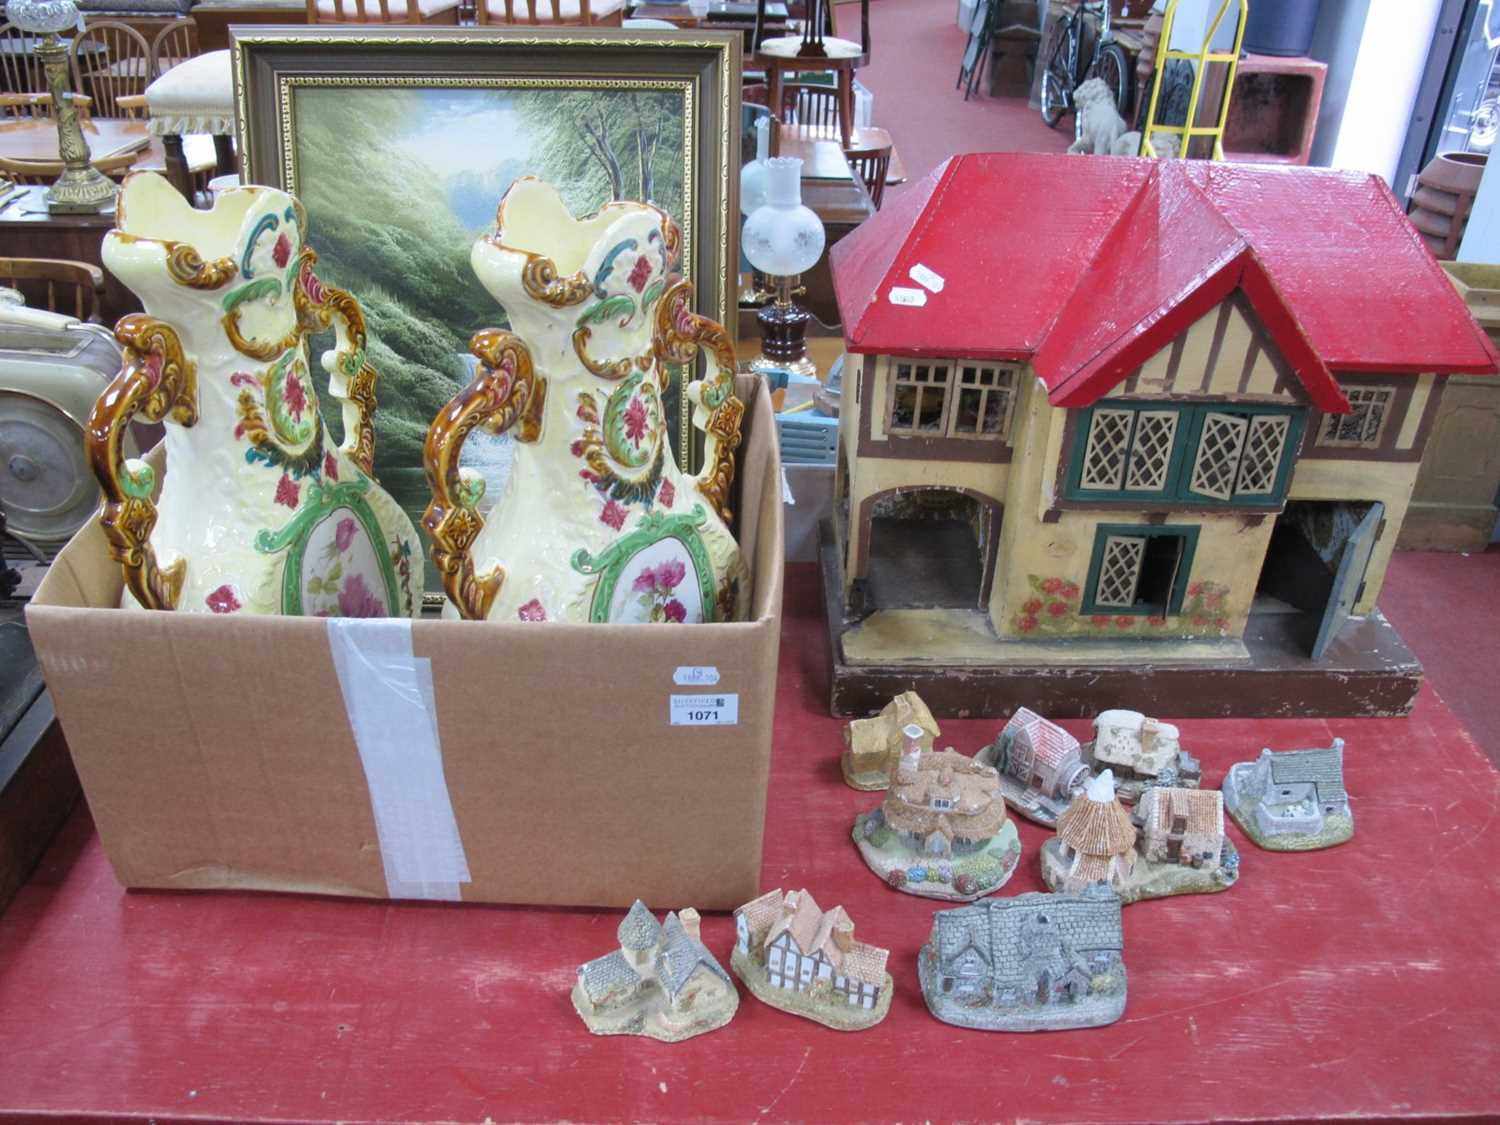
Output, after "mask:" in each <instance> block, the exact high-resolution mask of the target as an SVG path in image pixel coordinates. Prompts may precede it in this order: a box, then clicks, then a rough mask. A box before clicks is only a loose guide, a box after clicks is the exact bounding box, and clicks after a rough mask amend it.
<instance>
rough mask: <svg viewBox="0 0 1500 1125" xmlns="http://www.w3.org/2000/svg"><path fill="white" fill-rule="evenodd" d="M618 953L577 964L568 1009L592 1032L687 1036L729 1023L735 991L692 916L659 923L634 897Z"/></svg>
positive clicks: (694, 914)
mask: <svg viewBox="0 0 1500 1125" xmlns="http://www.w3.org/2000/svg"><path fill="white" fill-rule="evenodd" d="M616 935H617V937H618V938H619V942H620V948H619V949H617V950H615V951H614V952H613V953H606V954H605V955H604V956H603V957H596V958H595V959H594V960H592V961H590V962H588V963H587V964H584V965H580V966H578V980H577V983H575V984H574V985H573V995H572V998H573V1007H574V1008H575V1009H577V1011H578V1014H579V1015H580V1016H581V1017H582V1018H583V1022H584V1023H585V1024H587V1025H588V1029H589V1030H590V1031H592V1032H593V1033H594V1034H595V1035H644V1036H646V1037H648V1038H651V1039H659V1040H661V1041H662V1042H665V1043H675V1042H677V1041H679V1040H682V1039H690V1038H692V1037H693V1036H695V1035H702V1034H703V1033H704V1032H707V1031H713V1030H714V1029H716V1028H720V1027H723V1026H724V1025H725V1024H726V1023H728V1022H729V1021H730V1020H731V1019H733V1018H734V1013H735V1010H736V1009H737V1008H738V1007H739V1002H740V1001H739V993H738V992H737V991H736V989H735V987H734V982H733V981H732V980H730V978H729V974H728V973H726V972H725V971H724V969H723V967H722V966H721V965H720V964H719V963H718V961H716V960H714V956H713V954H711V953H710V952H709V951H708V947H707V946H705V945H704V944H703V941H702V939H701V938H700V937H699V931H698V912H697V911H696V910H692V909H688V910H683V911H680V912H678V913H676V914H668V915H667V917H666V920H665V921H663V922H661V923H659V924H658V922H657V921H656V919H655V918H654V917H652V915H651V911H650V910H648V909H647V908H646V905H645V903H643V902H641V900H640V899H636V901H635V905H633V906H632V907H631V908H630V912H629V913H628V914H626V915H625V918H624V920H623V921H621V922H620V927H619V930H618V931H617V932H616Z"/></svg>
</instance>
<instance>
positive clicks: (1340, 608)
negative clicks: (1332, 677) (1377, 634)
mask: <svg viewBox="0 0 1500 1125" xmlns="http://www.w3.org/2000/svg"><path fill="white" fill-rule="evenodd" d="M1384 515H1385V505H1384V504H1380V503H1375V504H1371V505H1370V510H1369V511H1368V512H1366V513H1365V515H1364V518H1363V519H1362V520H1360V521H1359V525H1358V526H1357V527H1355V529H1354V531H1353V532H1352V533H1351V534H1350V535H1349V537H1348V538H1347V539H1346V540H1344V550H1343V553H1342V554H1341V555H1340V556H1339V564H1338V570H1337V571H1336V572H1335V574H1334V578H1333V595H1332V597H1330V598H1329V599H1328V609H1327V610H1326V611H1324V613H1323V623H1322V624H1321V625H1320V626H1319V627H1318V638H1317V640H1315V641H1314V642H1313V647H1312V658H1313V659H1314V660H1322V659H1323V654H1324V653H1325V652H1327V651H1328V646H1329V645H1330V644H1331V643H1333V638H1334V637H1336V636H1338V635H1339V630H1340V629H1342V628H1343V627H1344V622H1345V621H1347V620H1349V611H1350V610H1351V609H1353V608H1354V603H1355V602H1357V601H1358V600H1359V592H1360V589H1361V588H1362V587H1363V586H1364V584H1365V571H1366V570H1367V569H1369V566H1370V555H1371V554H1372V553H1374V550H1375V531H1376V529H1377V528H1378V527H1379V526H1380V521H1381V519H1382V517H1384Z"/></svg>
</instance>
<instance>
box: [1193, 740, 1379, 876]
mask: <svg viewBox="0 0 1500 1125" xmlns="http://www.w3.org/2000/svg"><path fill="white" fill-rule="evenodd" d="M1223 789H1224V803H1225V804H1226V805H1227V806H1228V807H1229V812H1230V815H1231V816H1233V817H1234V819H1235V822H1236V823H1237V824H1239V826H1240V827H1241V828H1243V829H1244V830H1245V834H1246V835H1247V836H1249V837H1250V838H1251V839H1252V840H1254V841H1255V842H1256V843H1257V844H1259V845H1260V846H1261V847H1263V848H1269V849H1271V850H1273V851H1311V850H1313V849H1316V848H1330V847H1333V846H1334V845H1335V844H1342V843H1343V842H1344V841H1346V840H1348V839H1349V838H1350V837H1352V836H1353V835H1354V813H1353V812H1352V810H1351V809H1350V808H1349V794H1348V792H1347V791H1346V790H1345V789H1344V740H1343V739H1342V738H1335V739H1334V740H1333V745H1332V746H1327V747H1323V748H1321V749H1317V750H1284V751H1281V752H1280V753H1277V752H1275V751H1272V750H1262V751H1261V752H1260V757H1259V758H1257V759H1256V760H1255V761H1253V762H1239V763H1237V764H1236V765H1233V766H1231V767H1230V769H1229V773H1228V774H1227V775H1226V776H1225V778H1224V786H1223Z"/></svg>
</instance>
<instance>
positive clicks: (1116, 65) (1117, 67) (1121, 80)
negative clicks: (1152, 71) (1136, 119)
mask: <svg viewBox="0 0 1500 1125" xmlns="http://www.w3.org/2000/svg"><path fill="white" fill-rule="evenodd" d="M1093 71H1094V73H1095V74H1097V75H1098V76H1099V77H1100V78H1102V79H1104V84H1105V85H1106V86H1108V87H1109V88H1110V91H1111V92H1112V93H1113V94H1114V95H1115V107H1116V108H1117V109H1118V110H1119V111H1120V116H1121V117H1124V116H1125V115H1126V114H1128V113H1129V112H1130V100H1131V99H1130V95H1131V74H1130V60H1129V59H1127V58H1126V57H1125V49H1124V48H1123V47H1121V46H1120V45H1119V44H1118V43H1106V44H1104V48H1103V50H1101V51H1100V52H1099V54H1098V56H1097V57H1096V58H1095V59H1094V65H1093Z"/></svg>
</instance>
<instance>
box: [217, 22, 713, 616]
mask: <svg viewBox="0 0 1500 1125" xmlns="http://www.w3.org/2000/svg"><path fill="white" fill-rule="evenodd" d="M231 53H232V65H233V71H234V80H235V108H236V116H237V121H238V143H239V151H240V156H241V167H242V170H243V174H244V176H245V180H246V182H249V183H259V184H269V185H271V186H274V187H279V188H282V189H284V190H286V191H290V192H292V193H293V194H295V195H297V196H298V197H299V198H300V199H301V200H302V202H303V204H304V206H305V207H306V208H307V216H308V234H309V238H308V242H309V244H310V245H311V246H312V248H313V249H314V250H316V251H317V252H318V257H319V263H318V267H317V269H318V274H319V276H320V277H321V278H322V279H323V280H324V281H327V282H330V283H332V284H334V285H337V286H339V287H340V288H343V289H347V290H349V291H350V292H351V293H353V294H354V296H355V297H356V298H358V300H359V301H360V303H361V305H362V306H363V308H364V311H365V316H366V320H367V323H368V328H369V335H370V348H369V355H370V360H371V362H372V363H373V364H374V366H375V368H376V370H378V371H379V373H380V378H379V383H378V385H377V394H378V397H379V404H380V406H379V410H378V412H377V413H376V416H375V435H376V442H375V475H376V477H377V478H378V479H379V480H380V482H381V483H382V484H383V485H384V486H385V487H386V488H387V489H388V490H389V491H390V492H391V493H392V494H393V495H394V496H395V497H396V498H397V500H398V501H399V502H400V503H401V505H402V507H403V508H405V509H406V511H407V513H408V514H409V515H410V516H411V517H412V519H413V521H414V522H416V523H418V524H420V521H421V515H422V511H423V509H424V508H425V507H426V505H427V501H428V499H429V495H428V490H427V483H426V480H425V477H424V475H423V471H422V442H423V439H424V438H425V437H426V434H427V428H428V426H429V424H430V423H431V422H432V419H433V417H434V416H435V415H436V414H437V413H438V411H439V410H440V409H441V408H442V407H443V405H444V404H445V403H446V402H447V401H448V400H449V399H450V398H451V397H452V396H453V395H454V394H455V393H456V392H457V391H458V390H459V389H460V388H462V387H463V386H464V385H465V384H466V383H467V382H468V381H469V378H470V375H471V372H472V367H471V364H472V362H473V361H472V357H471V356H470V355H469V350H468V345H469V338H470V337H471V336H472V335H473V334H474V333H475V332H476V331H478V330H479V329H481V328H492V327H508V324H507V322H506V317H505V312H504V310H503V309H502V308H501V307H500V306H499V305H497V304H496V303H495V302H494V300H493V299H492V298H491V297H490V296H489V294H488V293H486V292H485V291H484V289H483V288H482V287H481V286H480V284H479V282H478V281H477V280H476V279H475V277H474V275H473V273H472V272H471V270H470V268H469V249H470V247H471V246H472V245H473V243H474V241H475V239H476V238H479V237H480V236H482V235H484V234H487V233H489V232H490V231H492V230H493V229H494V225H495V211H496V208H497V206H498V204H499V202H500V199H501V197H502V196H503V195H504V194H505V191H506V189H507V188H508V187H509V186H510V185H511V183H513V182H514V181H515V180H516V179H517V178H519V177H521V176H527V175H533V176H539V177H541V178H542V179H544V180H547V181H548V182H550V183H552V184H554V185H555V186H556V187H557V188H558V189H559V190H560V191H561V193H562V196H563V199H564V200H565V201H566V202H567V204H568V205H569V207H570V208H571V209H572V211H573V213H574V214H575V215H577V216H579V217H583V216H585V215H589V214H592V213H593V212H594V211H596V210H598V209H599V208H600V207H601V206H603V205H604V204H606V203H608V202H610V201H611V200H615V199H632V200H648V201H650V202H652V203H655V204H657V205H658V206H660V207H661V208H663V209H664V210H665V211H666V212H667V213H668V214H670V215H671V216H672V217H673V218H674V219H675V220H676V222H677V224H678V225H679V226H680V227H681V228H682V266H681V268H682V272H683V274H684V275H685V276H686V277H687V278H688V279H689V280H690V281H692V282H693V284H694V288H695V308H696V309H697V310H698V311H699V312H701V313H703V314H704V315H705V316H710V317H712V318H713V319H715V320H717V321H719V322H720V323H721V324H728V325H731V326H732V325H733V323H734V321H733V319H732V317H733V316H734V315H735V310H736V304H735V300H736V288H735V282H736V270H737V266H738V253H737V248H736V247H735V246H734V245H733V242H734V239H735V237H736V232H737V231H738V220H739V209H738V198H737V197H738V187H739V148H740V139H739V82H740V38H739V35H738V33H736V32H706V31H664V30H663V31H624V30H618V29H596V28H556V29H540V28H532V27H517V28H512V27H505V28H495V27H485V28H458V27H452V28H444V27H424V26H417V27H380V28H377V27H371V26H360V25H314V26H309V27H301V28H273V29H265V30H262V29H258V28H256V29H252V28H245V29H243V31H242V32H241V33H237V34H236V35H235V36H234V37H233V41H232V46H231ZM320 351H321V348H320V346H319V344H318V343H317V342H314V344H313V348H312V352H313V354H314V355H317V354H319V353H320ZM314 367H315V368H319V370H317V375H318V377H319V379H320V385H319V393H320V395H322V396H326V394H327V386H326V383H327V377H326V375H325V374H324V373H323V372H322V371H321V370H320V365H317V364H315V365H314ZM691 377H692V375H691V373H686V378H691ZM683 381H684V373H679V376H678V378H677V379H675V380H674V382H673V387H672V388H671V389H670V390H669V392H668V395H667V396H666V397H665V401H664V406H666V408H667V410H668V412H669V414H670V416H671V417H672V418H674V419H675V426H674V447H675V450H676V453H677V457H678V462H679V464H681V465H682V467H683V468H684V469H685V470H688V471H694V470H696V468H697V464H696V456H697V446H696V443H695V442H694V440H693V430H692V427H691V424H690V413H689V405H688V403H687V401H686V399H685V397H684V396H683V395H682V394H681V393H680V388H681V386H682V384H683ZM323 416H324V418H325V420H326V421H327V423H328V424H330V425H336V424H337V420H338V419H339V417H340V413H339V411H338V410H337V409H333V408H331V407H330V403H329V402H328V401H327V400H326V397H325V401H324V403H323ZM477 436H478V435H476V437H477ZM509 444H510V439H509V438H500V439H491V440H489V441H482V440H471V441H470V442H468V443H467V444H466V446H465V451H464V463H465V464H466V465H472V466H473V467H474V468H477V469H479V470H480V471H481V472H483V473H484V474H485V475H486V477H488V478H490V480H489V483H490V488H488V489H487V493H488V495H489V496H490V497H495V496H498V494H499V488H498V484H499V481H498V479H497V478H498V476H500V475H503V473H504V471H505V466H506V465H507V464H508V459H509ZM427 586H428V590H429V596H430V592H431V591H433V590H438V589H441V587H440V585H439V583H438V581H437V578H436V575H435V572H434V571H433V570H432V567H431V565H430V563H429V565H428V584H427Z"/></svg>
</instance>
